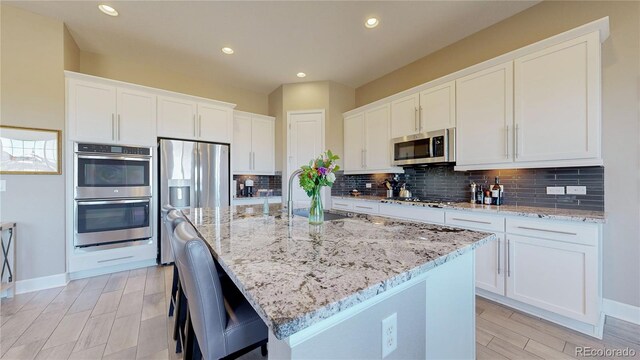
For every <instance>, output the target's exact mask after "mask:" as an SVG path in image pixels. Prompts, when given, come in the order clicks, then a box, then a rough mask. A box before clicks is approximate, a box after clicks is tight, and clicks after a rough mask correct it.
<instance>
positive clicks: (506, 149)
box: [504, 125, 509, 159]
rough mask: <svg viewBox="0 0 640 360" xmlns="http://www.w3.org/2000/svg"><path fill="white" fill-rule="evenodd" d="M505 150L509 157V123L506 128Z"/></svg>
mask: <svg viewBox="0 0 640 360" xmlns="http://www.w3.org/2000/svg"><path fill="white" fill-rule="evenodd" d="M504 152H505V154H506V158H507V159H508V158H509V125H507V126H506V127H505V129H504Z"/></svg>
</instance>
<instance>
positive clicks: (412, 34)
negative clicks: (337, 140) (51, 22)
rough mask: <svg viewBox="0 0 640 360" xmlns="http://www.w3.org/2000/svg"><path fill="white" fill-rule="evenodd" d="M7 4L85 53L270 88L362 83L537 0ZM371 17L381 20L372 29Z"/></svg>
mask: <svg viewBox="0 0 640 360" xmlns="http://www.w3.org/2000/svg"><path fill="white" fill-rule="evenodd" d="M4 3H9V4H11V5H13V6H17V7H20V8H23V9H26V10H29V11H32V12H35V13H38V14H41V15H44V16H48V17H53V18H57V19H59V20H61V21H63V22H65V23H66V24H67V27H68V28H69V30H70V32H71V34H72V36H73V37H74V39H75V40H76V42H77V44H78V46H79V47H80V49H81V50H82V51H87V52H92V53H97V54H102V55H108V56H114V57H120V58H124V59H130V60H132V61H141V62H153V63H154V64H158V65H161V66H168V67H170V68H171V69H173V70H175V71H179V72H182V73H187V74H189V75H191V76H198V77H203V78H207V79H212V80H215V81H219V82H221V83H225V84H229V85H234V86H236V87H240V88H244V89H249V90H253V91H257V92H260V93H269V92H271V91H272V90H274V89H275V88H277V87H278V86H279V85H280V84H284V83H293V82H300V81H315V80H333V81H337V82H339V83H342V84H345V85H348V86H352V87H358V86H360V85H363V84H366V83H367V82H369V81H372V80H374V79H376V78H378V77H380V76H382V75H384V74H386V73H389V72H391V71H393V70H395V69H397V68H399V67H402V66H404V65H406V64H408V63H411V62H413V61H415V60H417V59H419V58H421V57H423V56H426V55H428V54H430V53H432V52H434V51H436V50H438V49H441V48H443V47H445V46H447V45H449V44H451V43H454V42H456V41H458V40H460V39H462V38H464V37H466V36H468V35H470V34H473V33H475V32H477V31H479V30H481V29H483V28H485V27H488V26H490V25H492V24H495V23H497V22H499V21H501V20H503V19H505V18H508V17H510V16H512V15H514V14H516V13H518V12H520V11H522V10H524V9H526V8H528V7H530V6H532V5H535V4H536V3H538V1H380V2H372V1H348V2H347V1H344V2H343V1H339V2H336V1H297V2H287V1H283V2H274V1H256V2H254V1H105V2H103V3H107V4H110V5H112V6H113V7H114V8H116V10H118V12H119V13H120V15H119V16H118V17H110V16H107V15H104V14H102V13H101V12H100V11H99V10H98V8H97V5H98V4H99V3H98V2H95V1H25V2H12V1H4ZM370 16H375V17H377V18H379V19H380V25H379V26H378V27H376V28H374V29H367V28H365V27H364V21H365V20H366V19H367V18H368V17H370ZM224 46H229V47H232V48H233V49H234V50H235V54H233V55H225V54H223V53H222V52H221V51H220V49H221V48H222V47H224ZM300 71H302V72H305V73H307V77H306V78H305V79H303V80H302V79H299V78H297V77H296V73H298V72H300Z"/></svg>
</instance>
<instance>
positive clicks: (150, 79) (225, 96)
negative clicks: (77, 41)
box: [80, 51, 268, 115]
mask: <svg viewBox="0 0 640 360" xmlns="http://www.w3.org/2000/svg"><path fill="white" fill-rule="evenodd" d="M80 72H82V73H85V74H89V75H95V76H100V77H105V78H109V79H114V80H120V81H125V82H130V83H134V84H139V85H145V86H150V87H154V88H159V89H164V90H170V91H176V92H179V93H184V94H189V95H195V96H201V97H205V98H209V99H215V100H220V101H226V102H230V103H234V104H237V105H238V106H237V107H236V110H242V111H249V112H253V113H258V114H264V115H267V113H268V96H267V94H262V93H258V92H254V91H249V90H244V89H239V88H236V87H232V86H225V85H222V84H218V83H215V82H213V81H210V80H208V79H205V78H195V77H191V76H188V75H185V74H183V73H182V72H179V71H175V70H172V69H168V68H166V67H162V66H158V65H155V64H152V63H148V62H139V61H137V60H133V59H123V58H117V57H112V56H105V55H99V54H94V53H89V52H86V51H81V52H80Z"/></svg>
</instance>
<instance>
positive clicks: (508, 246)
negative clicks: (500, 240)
mask: <svg viewBox="0 0 640 360" xmlns="http://www.w3.org/2000/svg"><path fill="white" fill-rule="evenodd" d="M507 276H508V277H511V242H510V241H509V239H507Z"/></svg>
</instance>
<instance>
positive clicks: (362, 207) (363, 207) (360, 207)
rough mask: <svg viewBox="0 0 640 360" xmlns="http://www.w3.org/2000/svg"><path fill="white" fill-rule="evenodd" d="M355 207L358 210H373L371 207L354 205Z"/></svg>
mask: <svg viewBox="0 0 640 360" xmlns="http://www.w3.org/2000/svg"><path fill="white" fill-rule="evenodd" d="M356 207H357V208H358V209H367V210H373V208H372V207H367V206H360V205H356Z"/></svg>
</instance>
